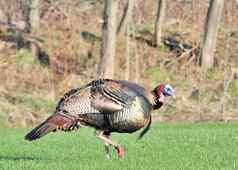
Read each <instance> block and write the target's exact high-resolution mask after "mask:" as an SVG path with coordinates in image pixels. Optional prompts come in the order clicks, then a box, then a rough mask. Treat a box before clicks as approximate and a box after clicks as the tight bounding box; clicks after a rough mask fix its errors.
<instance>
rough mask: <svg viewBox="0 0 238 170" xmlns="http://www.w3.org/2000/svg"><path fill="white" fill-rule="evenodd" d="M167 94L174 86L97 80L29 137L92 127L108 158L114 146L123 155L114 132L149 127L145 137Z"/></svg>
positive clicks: (69, 97)
mask: <svg viewBox="0 0 238 170" xmlns="http://www.w3.org/2000/svg"><path fill="white" fill-rule="evenodd" d="M166 96H173V89H172V87H171V86H170V85H163V84H162V85H159V86H157V87H156V88H155V89H154V90H153V91H151V92H150V91H147V90H145V89H144V88H143V87H141V86H139V85H137V84H135V83H131V82H128V81H119V80H111V79H99V80H94V81H92V82H90V83H89V84H87V85H85V86H83V87H81V88H77V89H72V90H70V91H69V92H68V93H66V94H65V95H64V97H63V98H62V99H61V100H60V101H59V103H58V105H57V107H56V110H55V113H54V114H53V115H51V116H50V117H49V118H48V119H47V120H46V121H44V122H43V123H42V124H40V125H39V126H37V127H36V128H35V129H33V130H32V131H31V132H30V133H28V134H27V135H26V136H25V139H26V140H29V141H32V140H35V139H38V138H40V137H42V136H44V135H46V134H47V133H49V132H55V131H57V130H63V131H71V130H74V129H76V128H79V127H82V126H90V127H94V128H95V129H96V136H97V137H98V138H99V139H101V140H103V141H104V143H105V149H106V154H107V157H110V153H109V149H110V148H109V146H110V145H111V146H113V147H114V148H115V149H116V151H117V155H118V156H119V157H121V156H123V154H124V151H123V148H122V147H121V146H120V145H118V144H116V143H114V142H113V141H112V140H111V139H110V133H112V132H119V133H133V132H135V131H137V130H139V129H141V128H143V127H145V126H146V127H145V129H144V130H143V131H142V133H141V134H140V136H139V138H142V136H143V135H144V134H145V133H146V132H147V131H148V130H149V128H150V125H151V111H152V109H159V108H160V107H161V106H162V105H163V99H164V97H166Z"/></svg>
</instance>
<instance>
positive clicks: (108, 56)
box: [97, 0, 118, 78]
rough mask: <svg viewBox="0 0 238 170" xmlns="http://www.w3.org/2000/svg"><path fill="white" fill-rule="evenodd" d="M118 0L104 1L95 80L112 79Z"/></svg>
mask: <svg viewBox="0 0 238 170" xmlns="http://www.w3.org/2000/svg"><path fill="white" fill-rule="evenodd" d="M117 6H118V0H106V2H105V8H104V23H103V27H102V47H101V61H100V64H99V68H98V72H97V78H113V75H114V58H115V51H116V31H117V20H116V19H117Z"/></svg>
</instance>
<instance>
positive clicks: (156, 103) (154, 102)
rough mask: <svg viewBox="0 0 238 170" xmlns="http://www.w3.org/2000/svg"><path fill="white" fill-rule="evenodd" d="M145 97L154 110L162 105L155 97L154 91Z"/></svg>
mask: <svg viewBox="0 0 238 170" xmlns="http://www.w3.org/2000/svg"><path fill="white" fill-rule="evenodd" d="M147 96H148V99H149V101H150V103H151V105H152V106H153V109H154V110H155V109H159V108H160V107H161V106H162V105H163V103H162V102H160V101H159V100H158V98H159V96H157V94H156V92H155V90H153V91H151V92H149V94H148V95H147Z"/></svg>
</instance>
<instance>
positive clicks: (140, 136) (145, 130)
mask: <svg viewBox="0 0 238 170" xmlns="http://www.w3.org/2000/svg"><path fill="white" fill-rule="evenodd" d="M151 121H152V120H151V116H150V119H149V122H148V124H147V126H146V128H145V129H144V130H143V131H142V132H141V134H140V135H139V137H138V138H137V140H140V139H142V137H143V136H144V135H145V134H146V133H147V132H148V131H149V130H150V126H151Z"/></svg>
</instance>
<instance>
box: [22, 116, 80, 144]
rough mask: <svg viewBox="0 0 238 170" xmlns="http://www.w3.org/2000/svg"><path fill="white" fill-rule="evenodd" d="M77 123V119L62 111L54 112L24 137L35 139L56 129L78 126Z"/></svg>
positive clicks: (66, 129) (64, 129) (68, 129)
mask: <svg viewBox="0 0 238 170" xmlns="http://www.w3.org/2000/svg"><path fill="white" fill-rule="evenodd" d="M77 123H78V120H77V119H76V117H74V116H71V115H68V114H67V113H63V112H59V113H55V114H53V115H52V116H50V117H49V118H48V119H47V120H46V121H44V122H43V123H42V124H40V125H39V126H37V127H36V128H34V129H33V130H32V131H30V132H29V133H28V134H27V135H26V136H25V139H26V140H29V141H32V140H36V139H39V138H41V137H43V136H45V135H46V134H48V133H50V132H53V131H56V130H63V131H70V130H73V129H74V128H75V127H77V128H78V124H77Z"/></svg>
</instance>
